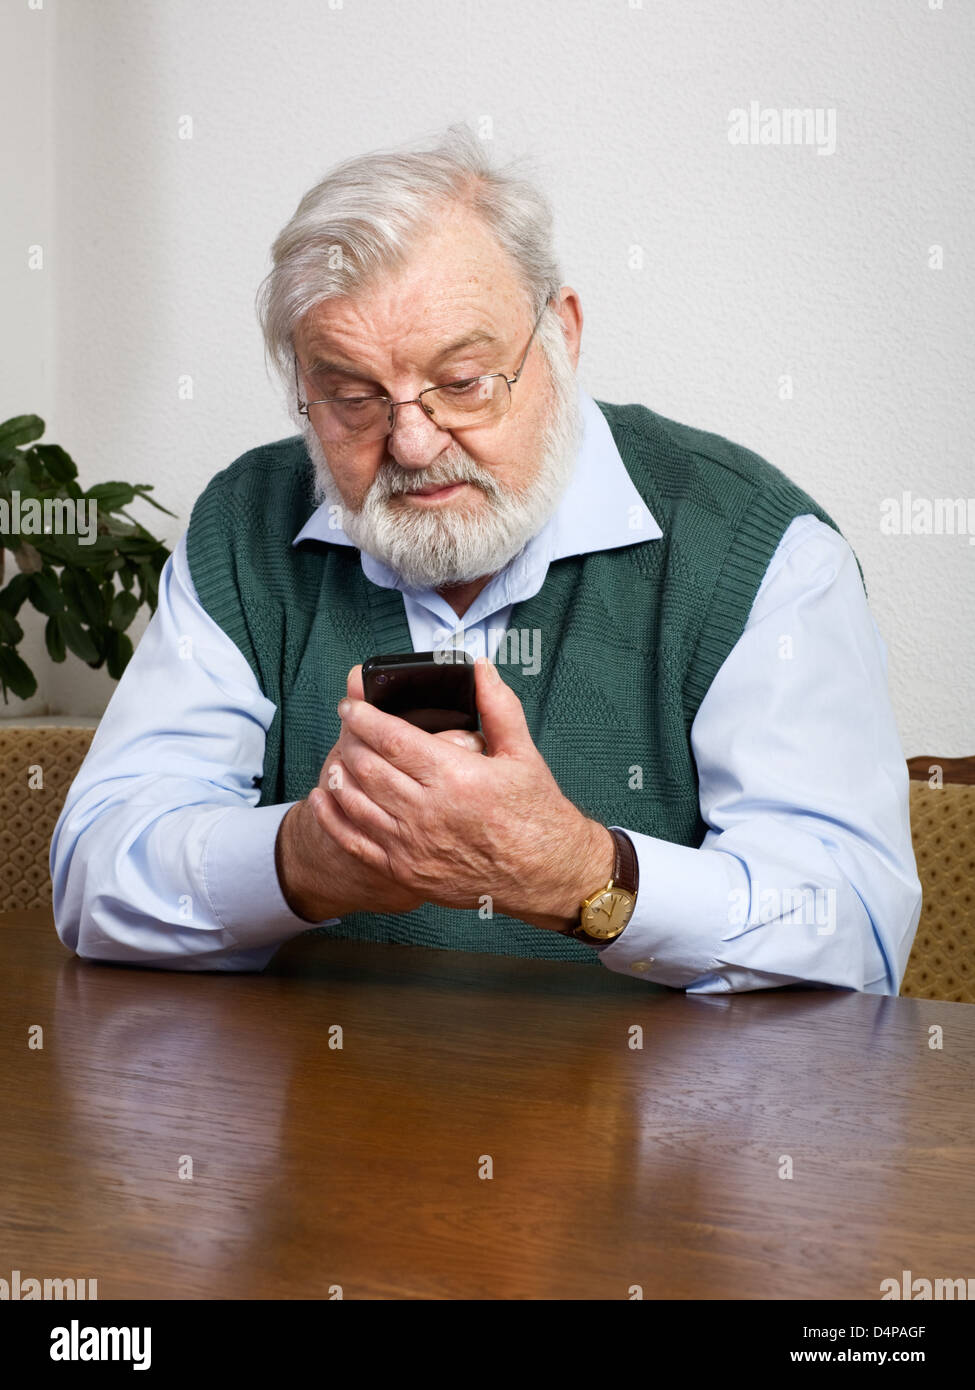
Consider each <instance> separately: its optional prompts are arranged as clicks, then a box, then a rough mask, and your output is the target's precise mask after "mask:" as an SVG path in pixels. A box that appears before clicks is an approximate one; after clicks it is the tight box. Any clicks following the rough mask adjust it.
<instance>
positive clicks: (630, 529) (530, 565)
mask: <svg viewBox="0 0 975 1390" xmlns="http://www.w3.org/2000/svg"><path fill="white" fill-rule="evenodd" d="M578 394H579V409H580V411H581V414H582V427H583V428H582V438H581V440H580V444H579V453H578V455H577V459H576V466H575V469H574V470H573V473H572V477H571V478H570V480H569V483H568V485H567V486H566V489H565V492H564V493H563V494H562V498H561V500H560V501H559V503H558V506H557V507H556V509H555V511H554V512H553V514H552V515H551V516H550V517H549V519H548V521H547V522H546V523H545V525H544V526H543V527H542V529H541V530H540V531H539V532H538V534H537V535H535V536H533V537H532V539H531V540H530V541H529V542H528V543H527V544H526V545H525V546H524V548H523V549H522V550H521V551H520V552H519V554H518V555H516V556H515V557H514V559H512V560H510V561H509V562H508V564H507V565H506V566H505V568H504V569H503V570H502V571H501V572H500V573H499V574H498V575H496V576H495V579H494V580H493V581H492V585H491V587H492V589H494V588H495V587H496V586H498V587H503V588H504V590H506V591H508V592H509V593H510V594H511V595H514V594H515V593H518V594H523V593H524V591H525V589H526V587H527V586H529V585H530V584H531V582H532V580H533V578H535V577H537V576H538V575H539V574H540V575H541V576H542V578H544V573H545V571H546V570H547V569H548V566H549V565H550V564H551V562H552V561H553V560H560V559H563V558H564V557H565V556H567V555H587V554H589V553H590V552H592V551H596V550H613V549H615V548H616V547H618V546H621V545H636V544H639V543H640V542H642V541H653V540H659V538H660V537H661V536H662V535H663V532H662V531H661V529H660V527H659V525H658V524H657V522H656V520H655V519H654V517H653V515H652V513H651V512H650V509H649V508H648V506H647V504H646V503H645V502H644V500H643V498H642V497H641V496H640V494H639V492H638V491H637V489H636V486H635V484H634V482H633V480H632V478H631V477H630V475H629V473H628V472H627V471H626V465H625V464H624V462H623V460H622V458H621V457H620V452H619V450H618V449H617V447H616V441H615V440H614V439H613V433H612V430H611V429H610V427H609V423H608V421H607V420H606V417H605V415H604V414H603V412H602V411H601V410H600V408H599V406H598V405H597V404H596V402H595V400H594V399H593V397H592V396H590V395H588V394H587V393H586V392H585V391H583V390H582V388H581V387H578ZM328 507H329V504H328V503H327V502H323V503H322V505H321V506H320V507H318V508H317V509H316V510H315V511H314V512H313V513H312V515H311V516H310V517H309V518H308V520H307V521H306V522H305V524H304V526H303V527H302V528H301V530H300V531H299V532H298V534H297V535H296V536H295V538H294V540H293V541H292V545H299V544H300V543H301V542H302V541H307V540H316V541H326V542H328V543H329V544H332V545H354V542H353V541H350V540H349V538H348V536H347V535H346V534H345V532H344V531H343V530H342V529H341V527H339V526H335V525H330V524H329V513H328ZM361 558H362V569H363V572H364V574H365V575H366V578H367V579H370V580H371V581H372V582H373V583H374V584H378V585H379V586H380V587H381V588H384V589H400V590H401V591H402V592H403V593H407V594H413V595H414V596H416V597H419V595H420V593H421V591H419V590H412V589H409V588H408V587H407V586H406V585H405V584H403V583H402V581H401V580H400V579H399V576H398V575H396V574H395V573H394V572H393V571H392V570H391V569H389V567H388V566H387V565H384V564H382V562H381V561H379V560H376V559H375V558H374V557H373V556H371V555H367V554H366V553H365V552H363V553H362V557H361ZM538 587H541V579H539V581H538ZM422 592H423V593H424V594H426V593H427V592H428V591H426V590H423V591H422ZM536 592H537V589H536Z"/></svg>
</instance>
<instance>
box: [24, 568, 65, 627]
mask: <svg viewBox="0 0 975 1390" xmlns="http://www.w3.org/2000/svg"><path fill="white" fill-rule="evenodd" d="M30 601H31V603H32V604H33V605H34V607H35V608H36V609H37V611H38V613H43V614H45V615H46V616H47V617H49V618H50V617H52V616H53V615H54V614H55V613H62V612H63V611H64V595H63V594H62V593H61V590H60V588H59V587H58V581H57V580H56V579H55V577H54V571H53V570H46V569H45V570H40V571H39V572H38V573H37V574H32V575H31V576H30Z"/></svg>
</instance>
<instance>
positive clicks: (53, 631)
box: [44, 617, 65, 661]
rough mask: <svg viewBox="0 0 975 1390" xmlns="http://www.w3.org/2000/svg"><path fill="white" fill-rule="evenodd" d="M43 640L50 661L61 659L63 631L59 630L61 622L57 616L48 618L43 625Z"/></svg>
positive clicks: (63, 654)
mask: <svg viewBox="0 0 975 1390" xmlns="http://www.w3.org/2000/svg"><path fill="white" fill-rule="evenodd" d="M44 641H45V642H46V643H47V651H48V655H49V656H50V658H51V660H52V661H63V660H64V656H65V651H64V633H63V632H62V631H61V622H60V619H59V618H57V617H54V618H48V620H47V622H46V623H45V625H44Z"/></svg>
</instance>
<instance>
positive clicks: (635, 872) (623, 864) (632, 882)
mask: <svg viewBox="0 0 975 1390" xmlns="http://www.w3.org/2000/svg"><path fill="white" fill-rule="evenodd" d="M609 833H610V834H611V835H612V837H613V840H614V842H615V844H616V861H615V863H614V864H613V887H614V888H625V889H626V891H627V892H628V893H635V892H636V891H637V889H638V888H639V886H640V865H639V861H638V860H637V857H636V850H635V849H634V848H633V841H632V840H631V839H630V837H629V835H626V834H625V833H624V832H623V831H622V830H612V829H610V832H609Z"/></svg>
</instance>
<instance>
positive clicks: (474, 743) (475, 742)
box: [464, 734, 481, 753]
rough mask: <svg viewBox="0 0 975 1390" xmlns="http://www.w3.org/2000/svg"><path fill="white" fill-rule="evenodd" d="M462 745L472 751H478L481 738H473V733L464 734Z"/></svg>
mask: <svg viewBox="0 0 975 1390" xmlns="http://www.w3.org/2000/svg"><path fill="white" fill-rule="evenodd" d="M464 747H465V748H469V749H470V750H471V752H472V753H480V751H481V740H480V739H479V738H475V737H474V735H473V734H465V735H464Z"/></svg>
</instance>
